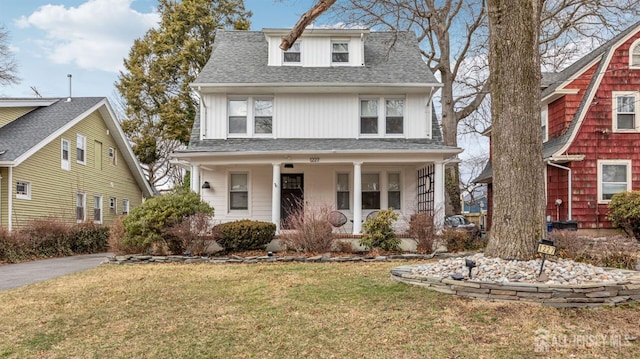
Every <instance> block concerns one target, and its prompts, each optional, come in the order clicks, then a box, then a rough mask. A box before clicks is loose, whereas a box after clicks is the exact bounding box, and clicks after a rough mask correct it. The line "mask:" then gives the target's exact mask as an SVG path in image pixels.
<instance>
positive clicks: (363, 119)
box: [360, 99, 378, 134]
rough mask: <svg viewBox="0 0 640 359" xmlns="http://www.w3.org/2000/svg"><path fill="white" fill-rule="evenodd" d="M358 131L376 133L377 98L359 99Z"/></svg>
mask: <svg viewBox="0 0 640 359" xmlns="http://www.w3.org/2000/svg"><path fill="white" fill-rule="evenodd" d="M360 133H361V134H377V133H378V100H368V99H367V100H360Z"/></svg>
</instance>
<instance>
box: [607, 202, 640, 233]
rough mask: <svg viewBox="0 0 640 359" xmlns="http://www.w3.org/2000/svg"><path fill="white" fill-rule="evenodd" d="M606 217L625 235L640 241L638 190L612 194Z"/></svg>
mask: <svg viewBox="0 0 640 359" xmlns="http://www.w3.org/2000/svg"><path fill="white" fill-rule="evenodd" d="M608 218H609V219H610V220H611V221H612V222H613V225H614V226H616V227H618V228H620V229H622V230H623V231H624V233H625V234H626V235H628V236H629V237H634V238H635V239H637V240H638V241H640V191H631V192H620V193H617V194H615V195H613V197H612V198H611V202H609V217H608Z"/></svg>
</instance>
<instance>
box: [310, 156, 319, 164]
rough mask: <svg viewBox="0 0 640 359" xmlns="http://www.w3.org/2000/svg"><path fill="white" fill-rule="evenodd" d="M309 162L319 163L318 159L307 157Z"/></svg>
mask: <svg viewBox="0 0 640 359" xmlns="http://www.w3.org/2000/svg"><path fill="white" fill-rule="evenodd" d="M309 162H311V163H316V162H320V157H309Z"/></svg>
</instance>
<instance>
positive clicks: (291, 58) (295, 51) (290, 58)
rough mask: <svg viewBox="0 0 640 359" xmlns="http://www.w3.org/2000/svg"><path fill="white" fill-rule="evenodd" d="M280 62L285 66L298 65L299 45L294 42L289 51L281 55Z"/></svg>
mask: <svg viewBox="0 0 640 359" xmlns="http://www.w3.org/2000/svg"><path fill="white" fill-rule="evenodd" d="M282 60H283V62H284V63H285V64H299V63H300V43H299V42H296V43H294V44H293V45H291V47H290V48H289V50H287V51H285V52H284V53H283V57H282Z"/></svg>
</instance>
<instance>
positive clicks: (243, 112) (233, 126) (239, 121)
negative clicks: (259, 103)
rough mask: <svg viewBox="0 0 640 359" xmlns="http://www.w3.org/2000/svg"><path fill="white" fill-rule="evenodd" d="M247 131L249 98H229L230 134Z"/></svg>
mask: <svg viewBox="0 0 640 359" xmlns="http://www.w3.org/2000/svg"><path fill="white" fill-rule="evenodd" d="M246 133H247V100H229V134H246Z"/></svg>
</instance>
